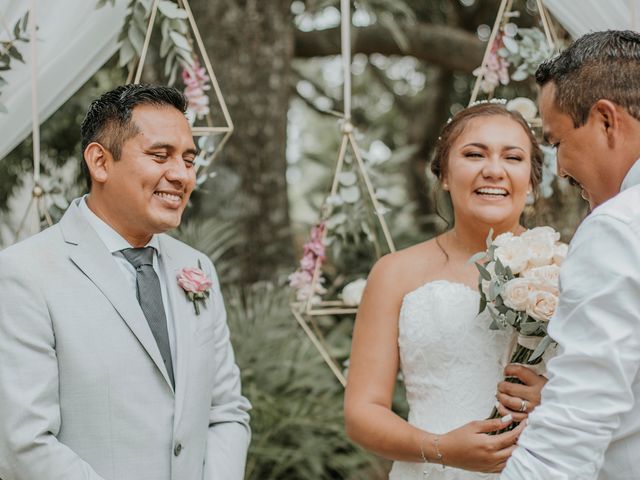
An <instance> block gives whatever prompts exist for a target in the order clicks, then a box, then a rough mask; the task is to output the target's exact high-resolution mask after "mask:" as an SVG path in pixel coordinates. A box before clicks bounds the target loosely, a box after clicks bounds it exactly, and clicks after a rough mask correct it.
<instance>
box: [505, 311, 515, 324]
mask: <svg viewBox="0 0 640 480" xmlns="http://www.w3.org/2000/svg"><path fill="white" fill-rule="evenodd" d="M505 316H506V317H507V322H509V325H511V326H514V325H515V323H516V321H517V319H518V315H517V314H516V312H514V311H513V310H509V311H508V312H507V313H506V315H505Z"/></svg>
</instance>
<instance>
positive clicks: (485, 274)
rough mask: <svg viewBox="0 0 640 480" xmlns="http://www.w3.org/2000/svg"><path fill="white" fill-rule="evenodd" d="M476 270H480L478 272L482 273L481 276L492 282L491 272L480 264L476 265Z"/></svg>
mask: <svg viewBox="0 0 640 480" xmlns="http://www.w3.org/2000/svg"><path fill="white" fill-rule="evenodd" d="M476 268H477V269H478V271H479V272H480V276H481V277H482V278H483V279H484V280H486V281H488V282H490V281H491V274H490V273H489V270H487V269H486V268H484V267H483V266H482V265H480V264H479V263H476Z"/></svg>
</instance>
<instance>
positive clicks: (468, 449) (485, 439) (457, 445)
mask: <svg viewBox="0 0 640 480" xmlns="http://www.w3.org/2000/svg"><path fill="white" fill-rule="evenodd" d="M512 422H513V420H512V419H511V418H509V417H507V418H502V419H501V418H495V419H491V420H481V421H475V422H469V423H467V424H466V425H463V426H462V427H460V428H457V429H455V430H452V431H450V432H449V433H447V434H445V435H443V436H442V437H441V440H440V447H441V448H440V450H441V452H442V455H443V458H442V460H443V461H444V463H445V465H449V466H452V467H456V468H462V469H464V470H472V471H475V472H485V473H499V472H501V471H502V470H503V469H504V467H505V466H506V464H507V460H509V457H510V456H511V453H512V452H513V451H514V450H515V448H516V442H517V441H518V437H519V436H520V433H521V432H522V430H523V429H524V426H525V424H524V423H521V424H520V425H518V426H517V427H516V428H514V429H513V430H511V431H510V432H505V433H501V434H497V435H487V433H492V432H496V431H499V430H502V429H504V428H506V427H508V426H509V425H510V424H511V423H512Z"/></svg>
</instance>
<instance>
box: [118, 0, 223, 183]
mask: <svg viewBox="0 0 640 480" xmlns="http://www.w3.org/2000/svg"><path fill="white" fill-rule="evenodd" d="M175 1H176V2H177V3H178V5H179V6H180V7H182V8H183V9H184V10H185V12H186V13H187V19H188V21H189V26H190V27H191V31H192V35H193V37H191V36H189V40H190V43H191V44H192V49H193V51H194V53H197V54H198V55H199V56H200V58H202V61H203V63H204V67H205V69H206V71H207V75H209V78H210V79H211V84H212V86H213V91H214V93H215V98H216V100H217V101H218V105H219V106H220V109H221V110H222V115H223V117H224V122H225V124H224V125H221V126H216V125H214V122H213V120H212V118H211V116H210V115H207V126H206V127H196V126H194V127H192V128H191V131H192V133H193V136H194V137H204V136H213V135H219V134H223V137H222V139H221V140H220V142H219V143H218V145H217V146H216V148H215V150H214V152H213V154H212V155H211V157H210V158H209V159H208V160H207V162H206V163H205V164H204V165H203V166H202V167H203V168H204V169H205V171H206V169H207V168H208V167H209V166H210V165H211V163H213V161H214V160H215V159H216V158H217V157H218V155H219V154H220V152H221V151H222V149H223V148H224V146H225V144H226V143H227V140H229V137H231V134H232V133H233V130H234V126H233V121H232V120H231V116H230V115H229V109H228V108H227V104H226V102H225V101H224V97H223V96H222V92H221V90H220V85H219V84H218V80H217V78H216V75H215V73H214V71H213V66H212V64H211V59H210V58H209V55H208V54H207V51H206V49H205V47H204V43H203V41H202V37H201V35H200V31H199V30H198V25H197V24H196V21H195V18H194V17H193V13H192V11H191V7H190V5H189V0H175ZM159 3H160V0H154V1H153V6H152V7H151V12H150V15H149V23H148V25H147V31H146V35H145V38H144V44H143V46H142V51H141V52H140V58H139V59H138V65H137V67H136V68H132V69H131V70H130V71H129V78H128V79H127V83H131V82H133V83H140V79H141V78H142V70H143V67H144V62H145V60H146V58H147V52H148V50H149V42H150V41H151V34H152V33H153V27H154V24H155V19H156V14H157V12H158V5H159ZM194 43H195V46H197V50H196V49H195V48H194V45H193V44H194ZM134 71H135V76H134V75H133V72H134ZM198 167H200V165H198Z"/></svg>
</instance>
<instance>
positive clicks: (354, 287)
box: [342, 278, 367, 307]
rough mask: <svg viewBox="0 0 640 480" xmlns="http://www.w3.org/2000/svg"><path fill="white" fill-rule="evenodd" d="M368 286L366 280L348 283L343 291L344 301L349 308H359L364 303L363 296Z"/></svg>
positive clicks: (360, 279)
mask: <svg viewBox="0 0 640 480" xmlns="http://www.w3.org/2000/svg"><path fill="white" fill-rule="evenodd" d="M366 286H367V281H366V280H365V279H364V278H359V279H358V280H354V281H353V282H351V283H348V284H347V285H345V287H344V288H343V289H342V301H343V302H344V303H345V304H347V305H349V306H352V307H357V306H358V305H360V302H361V301H362V294H363V293H364V287H366Z"/></svg>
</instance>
